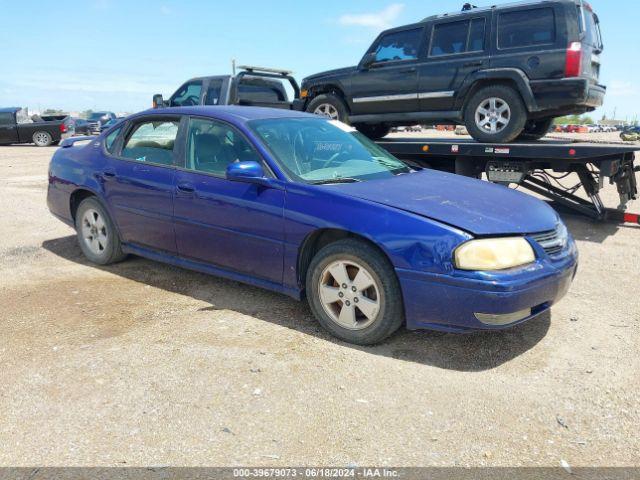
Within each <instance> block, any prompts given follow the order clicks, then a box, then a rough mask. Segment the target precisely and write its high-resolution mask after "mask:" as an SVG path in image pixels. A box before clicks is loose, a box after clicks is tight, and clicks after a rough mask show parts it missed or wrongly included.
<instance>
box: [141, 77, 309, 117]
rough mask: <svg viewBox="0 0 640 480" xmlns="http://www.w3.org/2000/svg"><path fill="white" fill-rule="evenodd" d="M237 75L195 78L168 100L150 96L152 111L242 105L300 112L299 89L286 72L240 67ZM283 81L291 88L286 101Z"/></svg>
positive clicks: (286, 95)
mask: <svg viewBox="0 0 640 480" xmlns="http://www.w3.org/2000/svg"><path fill="white" fill-rule="evenodd" d="M238 68H239V69H240V70H241V71H240V72H239V73H238V74H237V75H216V76H211V77H198V78H192V79H191V80H188V81H186V82H185V83H184V84H183V85H182V86H181V87H180V88H178V90H176V92H175V93H174V94H173V95H171V97H170V98H169V100H164V99H163V97H162V95H161V94H156V95H154V96H153V108H161V107H187V106H194V105H245V106H254V107H271V108H283V109H290V110H301V109H302V102H301V101H300V87H299V86H298V82H296V80H295V79H294V78H293V77H292V76H291V74H292V72H289V71H287V70H281V69H275V68H264V67H252V66H240V67H238ZM285 82H287V83H288V84H289V85H291V88H292V89H293V96H294V98H293V99H291V100H290V99H289V95H288V94H287V89H286V88H285Z"/></svg>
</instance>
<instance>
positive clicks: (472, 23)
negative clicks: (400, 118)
mask: <svg viewBox="0 0 640 480" xmlns="http://www.w3.org/2000/svg"><path fill="white" fill-rule="evenodd" d="M490 24H491V15H490V13H487V14H481V15H477V16H473V17H471V16H470V17H469V18H465V19H464V20H455V21H451V20H449V21H436V22H434V23H433V24H432V26H431V27H430V29H429V42H428V45H427V48H426V49H425V51H424V52H423V53H424V54H426V58H425V59H424V62H422V63H421V64H420V67H419V69H418V77H419V78H418V96H419V97H420V109H421V110H422V111H426V112H429V111H447V110H453V108H454V103H455V96H456V94H457V92H458V91H459V90H460V88H461V87H462V85H463V83H464V81H465V79H466V78H467V77H468V76H469V75H472V74H473V73H474V72H476V71H478V70H480V69H482V68H486V67H488V66H489V61H490V56H489V51H488V48H487V47H488V45H489V30H490V28H489V26H490Z"/></svg>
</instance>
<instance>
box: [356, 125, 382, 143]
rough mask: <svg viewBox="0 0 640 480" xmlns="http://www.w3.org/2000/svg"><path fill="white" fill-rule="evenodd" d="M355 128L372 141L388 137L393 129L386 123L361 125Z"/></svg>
mask: <svg viewBox="0 0 640 480" xmlns="http://www.w3.org/2000/svg"><path fill="white" fill-rule="evenodd" d="M355 127H356V128H357V129H358V131H359V132H360V133H362V134H364V135H366V136H367V137H369V138H370V139H371V140H380V139H381V138H382V137H386V136H387V135H388V134H389V132H390V131H391V127H388V126H386V125H385V124H384V123H376V124H368V123H360V124H358V125H356V126H355Z"/></svg>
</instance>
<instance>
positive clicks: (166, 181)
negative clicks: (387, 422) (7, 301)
mask: <svg viewBox="0 0 640 480" xmlns="http://www.w3.org/2000/svg"><path fill="white" fill-rule="evenodd" d="M76 142H78V143H80V142H79V141H78V140H77V139H68V140H66V141H65V142H63V144H62V148H60V149H58V151H57V152H56V153H55V154H54V155H53V158H52V159H51V163H50V165H49V172H50V175H49V188H48V191H47V204H48V206H49V209H50V211H51V212H52V213H53V214H54V215H55V216H56V217H58V218H59V219H60V220H62V221H64V222H66V223H67V224H68V225H70V226H73V227H75V229H76V232H77V238H78V242H79V245H80V248H81V249H82V252H83V253H84V255H85V256H86V257H87V259H88V260H89V261H91V262H93V263H95V264H98V265H107V264H110V263H114V262H118V261H121V260H124V258H125V256H126V254H128V253H132V254H135V255H139V256H143V257H147V258H151V259H154V260H159V261H162V262H166V263H169V264H173V265H179V266H181V267H183V268H191V269H194V270H199V271H201V272H205V273H209V274H214V275H218V276H221V277H225V278H229V279H232V280H234V281H240V282H245V283H249V284H252V285H254V286H259V287H262V288H267V289H271V290H274V291H276V292H280V293H283V294H287V295H290V296H292V297H293V298H296V299H299V300H302V299H306V300H307V301H308V302H309V305H310V308H311V311H312V312H313V313H314V315H315V316H316V318H317V319H318V321H319V322H320V324H321V325H322V326H324V327H325V328H326V329H327V331H329V332H330V333H331V334H333V335H334V336H336V337H338V338H340V339H342V340H345V341H348V342H352V343H355V344H360V345H369V344H375V343H378V342H381V341H383V340H384V339H386V338H387V337H389V336H390V335H391V334H392V333H393V332H395V331H396V330H397V329H398V328H400V327H401V326H403V325H406V326H407V327H408V328H409V329H412V330H415V329H434V330H441V331H445V332H458V333H463V332H469V331H472V330H487V331H496V330H500V329H504V328H509V327H512V326H514V325H517V324H519V323H523V322H527V321H535V320H533V319H535V318H539V316H540V315H543V314H545V312H548V311H549V309H550V308H552V306H553V305H554V304H556V303H557V302H558V301H559V300H560V299H561V298H562V297H563V296H564V295H565V294H566V293H567V291H568V290H569V287H570V285H571V283H572V281H573V278H574V276H575V273H576V269H577V266H578V251H577V247H576V244H575V242H574V240H573V238H572V237H571V234H570V233H569V232H568V230H567V228H566V226H565V225H564V223H563V222H562V220H561V219H560V218H559V217H558V214H557V213H556V212H554V211H553V209H552V208H551V207H550V206H549V205H547V204H546V203H545V202H543V201H541V200H539V199H536V198H533V197H531V196H529V195H526V194H524V193H521V192H517V191H515V190H511V189H509V188H504V187H502V186H498V185H493V184H490V183H487V182H482V181H480V180H474V179H470V178H465V177H463V176H460V175H453V174H448V173H443V172H438V171H435V170H431V169H421V168H417V167H416V168H414V167H411V166H410V165H407V164H406V163H404V162H401V161H400V160H398V159H397V158H395V157H393V156H392V155H391V154H389V153H388V152H386V151H385V150H383V149H382V148H380V147H379V146H377V145H376V144H375V143H373V142H372V141H371V140H369V139H368V138H366V137H365V136H364V135H362V134H361V133H359V132H357V131H356V130H355V129H354V128H351V127H349V126H348V125H345V124H343V123H340V122H337V121H335V120H330V119H327V118H320V117H318V116H315V115H310V114H306V113H302V112H295V111H290V110H283V109H267V108H251V107H239V106H224V107H178V108H165V109H160V110H155V111H154V110H148V111H146V112H143V113H141V114H137V115H133V116H131V117H128V118H127V119H126V120H125V121H124V122H122V124H121V126H116V127H115V128H112V129H110V130H108V131H106V132H105V133H103V134H102V135H101V136H100V137H98V138H96V139H94V140H92V141H91V142H90V143H88V144H85V145H84V146H75V145H74V144H75V143H76Z"/></svg>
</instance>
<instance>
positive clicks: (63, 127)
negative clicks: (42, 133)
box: [60, 123, 67, 133]
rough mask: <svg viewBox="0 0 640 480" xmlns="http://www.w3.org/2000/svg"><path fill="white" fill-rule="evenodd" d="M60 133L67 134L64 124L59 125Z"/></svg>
mask: <svg viewBox="0 0 640 480" xmlns="http://www.w3.org/2000/svg"><path fill="white" fill-rule="evenodd" d="M60 133H67V126H66V125H65V124H64V123H61V124H60Z"/></svg>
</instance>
